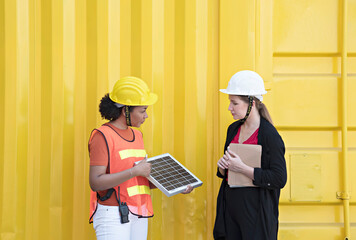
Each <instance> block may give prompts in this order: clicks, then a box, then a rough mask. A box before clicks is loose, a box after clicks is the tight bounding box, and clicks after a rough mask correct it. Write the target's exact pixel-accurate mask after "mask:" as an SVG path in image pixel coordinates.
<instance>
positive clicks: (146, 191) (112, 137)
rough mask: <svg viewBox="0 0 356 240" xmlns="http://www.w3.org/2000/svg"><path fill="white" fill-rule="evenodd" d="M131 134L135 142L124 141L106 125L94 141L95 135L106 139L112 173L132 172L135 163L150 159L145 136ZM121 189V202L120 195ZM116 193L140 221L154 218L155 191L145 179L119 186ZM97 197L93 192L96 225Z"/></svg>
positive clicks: (91, 214) (91, 199) (91, 216)
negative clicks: (147, 156) (153, 195)
mask: <svg viewBox="0 0 356 240" xmlns="http://www.w3.org/2000/svg"><path fill="white" fill-rule="evenodd" d="M131 130H132V131H133V134H134V139H133V141H131V142H130V141H127V140H124V139H123V138H122V137H121V136H120V135H119V134H118V133H117V132H116V131H115V130H114V129H113V128H111V127H110V126H109V125H105V124H104V125H102V126H101V127H100V128H98V129H94V130H93V132H92V134H91V136H90V140H91V139H92V137H93V135H94V134H93V133H94V131H99V132H101V133H102V134H103V136H104V138H105V141H106V145H107V149H108V158H109V159H108V169H109V173H117V172H121V171H124V170H126V169H129V168H132V167H133V166H134V163H135V162H137V161H140V160H142V159H144V157H145V156H146V151H145V149H144V145H143V138H142V133H141V132H140V131H138V130H136V129H132V128H131ZM90 140H89V142H90ZM119 187H120V198H119V195H118V194H119V191H118V189H119ZM114 190H115V194H116V197H117V199H120V201H121V202H126V204H127V206H128V207H129V210H130V212H131V213H132V214H134V215H137V216H139V217H152V216H153V208H152V201H151V189H150V185H149V181H148V180H147V178H145V177H141V176H138V177H133V178H131V179H129V180H127V181H125V182H123V183H121V184H120V185H118V186H115V187H114ZM97 196H98V194H97V192H94V191H92V190H91V193H90V218H89V223H92V222H93V220H92V218H93V215H94V213H95V211H96V208H97V205H98V199H97Z"/></svg>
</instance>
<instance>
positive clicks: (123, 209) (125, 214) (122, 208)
mask: <svg viewBox="0 0 356 240" xmlns="http://www.w3.org/2000/svg"><path fill="white" fill-rule="evenodd" d="M113 192H115V189H113V188H110V189H109V190H108V191H107V193H106V195H105V196H103V197H100V196H99V194H98V195H97V196H98V198H99V199H100V200H101V201H105V200H108V199H109V198H110V197H111V195H112V193H113ZM118 195H119V199H118V198H117V195H116V200H117V202H118V203H119V213H120V221H121V223H122V224H124V223H128V222H130V220H129V213H130V210H129V207H128V206H127V204H126V203H125V202H121V201H120V187H119V193H118Z"/></svg>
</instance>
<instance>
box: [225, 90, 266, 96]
mask: <svg viewBox="0 0 356 240" xmlns="http://www.w3.org/2000/svg"><path fill="white" fill-rule="evenodd" d="M220 92H222V93H225V94H229V95H238V96H258V95H264V94H266V93H267V91H264V92H263V93H248V94H247V93H244V94H243V93H239V92H230V91H228V90H227V89H220Z"/></svg>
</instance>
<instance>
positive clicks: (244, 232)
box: [225, 186, 260, 240]
mask: <svg viewBox="0 0 356 240" xmlns="http://www.w3.org/2000/svg"><path fill="white" fill-rule="evenodd" d="M225 199H226V208H225V227H226V240H252V239H254V236H256V235H258V234H256V231H258V227H257V226H256V224H257V222H258V221H257V220H258V219H257V218H258V216H259V211H260V195H259V189H258V188H254V187H243V188H230V187H229V186H226V189H225Z"/></svg>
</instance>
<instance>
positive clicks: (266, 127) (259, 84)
mask: <svg viewBox="0 0 356 240" xmlns="http://www.w3.org/2000/svg"><path fill="white" fill-rule="evenodd" d="M220 91H221V92H223V93H225V94H228V95H229V100H230V105H229V108H228V110H229V111H230V112H231V114H232V116H233V118H234V120H237V121H235V122H234V123H232V124H231V125H230V126H229V128H228V130H227V136H226V142H225V149H224V153H225V154H224V156H223V157H222V158H220V159H219V161H218V163H217V165H218V171H217V175H218V177H220V178H222V179H223V181H222V183H221V187H220V190H219V195H218V200H217V210H216V220H215V226H214V232H213V233H214V239H216V240H218V239H226V240H229V239H234V240H261V239H264V240H275V239H277V233H278V203H279V195H280V189H281V188H283V187H284V185H285V184H286V181H287V171H286V163H285V159H284V152H285V147H284V143H283V140H282V138H281V137H280V135H279V134H278V132H277V130H276V129H275V127H274V126H273V124H272V120H271V117H270V115H269V113H268V110H267V108H266V106H265V105H264V104H263V103H262V100H263V98H262V95H263V94H266V93H267V92H266V91H265V88H264V83H263V79H262V78H261V77H260V76H259V75H258V74H257V73H256V72H253V71H249V70H245V71H240V72H237V73H236V74H235V75H234V76H232V77H231V79H230V81H229V84H228V86H227V89H220ZM231 143H235V144H239V145H240V144H242V145H243V144H250V146H249V147H250V148H249V149H251V147H252V149H254V150H252V151H257V152H259V151H260V150H256V149H261V148H260V147H259V146H251V145H260V146H262V151H261V155H260V156H261V158H260V160H261V167H260V168H259V167H254V168H253V167H250V166H248V165H247V164H245V163H244V162H243V161H242V160H241V158H240V156H239V155H238V154H236V153H234V152H233V151H232V150H231V149H230V148H228V147H229V145H230V144H231ZM239 145H237V146H239ZM235 147H236V145H235ZM241 147H243V146H240V148H241ZM245 147H246V146H245ZM245 149H246V148H245ZM244 154H246V150H245V152H244ZM253 154H254V153H253ZM241 157H242V155H241ZM257 158H258V157H257ZM229 173H230V174H229ZM236 173H237V174H240V176H242V177H244V178H246V179H247V180H248V181H249V182H250V184H249V185H248V186H247V187H246V186H244V185H238V184H237V185H232V184H230V183H229V181H228V178H230V175H231V176H232V175H234V174H236Z"/></svg>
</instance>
